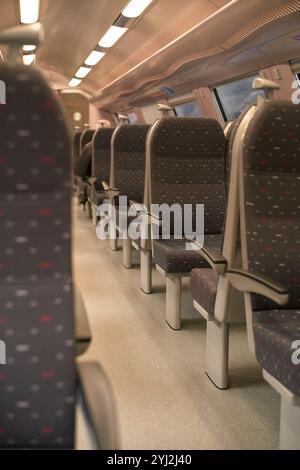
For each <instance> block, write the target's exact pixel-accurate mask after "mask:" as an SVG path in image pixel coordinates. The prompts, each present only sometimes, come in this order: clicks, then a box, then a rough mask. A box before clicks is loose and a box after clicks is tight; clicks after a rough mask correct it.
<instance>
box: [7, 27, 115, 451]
mask: <svg viewBox="0 0 300 470" xmlns="http://www.w3.org/2000/svg"><path fill="white" fill-rule="evenodd" d="M40 35H41V26H40V25H39V24H35V25H32V26H25V27H19V28H13V29H12V30H9V31H5V32H2V33H1V34H0V43H5V44H8V45H9V48H10V51H9V55H10V59H11V61H13V60H14V58H15V57H14V53H15V51H16V50H18V49H20V48H21V47H22V45H23V44H27V41H28V40H29V43H30V44H36V45H37V44H38V42H39V38H40ZM0 76H1V79H3V80H4V81H5V83H6V84H7V105H6V106H0V124H1V126H0V128H1V132H2V133H3V139H1V145H2V147H3V148H5V157H4V158H2V159H1V166H0V230H1V246H0V259H1V263H0V279H1V283H0V338H1V340H4V341H5V344H6V351H7V365H6V366H4V367H3V368H1V370H0V448H2V449H3V448H5V449H47V448H48V449H49V448H50V449H71V448H74V446H75V427H76V423H75V407H76V404H77V399H78V397H80V398H81V403H82V404H81V406H82V410H83V414H84V416H85V418H86V419H85V421H86V426H87V428H88V429H89V430H90V432H91V436H92V437H93V445H94V447H96V448H99V449H115V448H117V447H118V445H119V444H118V429H117V422H116V412H115V404H114V399H113V393H112V389H111V385H110V383H109V381H108V379H107V377H106V374H105V373H104V372H103V369H102V368H101V367H100V365H98V364H97V363H93V362H81V363H77V362H76V361H75V354H76V349H75V348H76V343H75V338H74V334H75V309H76V305H75V302H76V300H77V297H76V294H75V288H74V284H73V273H72V253H71V247H72V244H71V237H72V230H71V139H70V135H69V133H68V130H67V128H66V124H65V122H66V117H65V116H64V114H63V112H62V109H61V107H60V105H59V102H58V99H57V97H56V96H55V95H54V94H53V92H52V90H51V89H50V88H49V86H48V85H47V83H46V82H45V79H44V78H43V76H42V75H41V74H40V73H39V72H38V71H37V70H36V69H35V68H33V67H29V66H25V65H21V64H16V63H11V64H9V65H1V66H0ZM25 103H26V106H25ZM7 143H8V144H9V145H7ZM37 144H38V145H37ZM1 154H2V155H3V152H1ZM82 307H83V306H82V305H81V306H79V308H81V309H82Z"/></svg>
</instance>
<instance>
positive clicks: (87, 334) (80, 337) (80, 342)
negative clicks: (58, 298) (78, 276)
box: [74, 287, 92, 356]
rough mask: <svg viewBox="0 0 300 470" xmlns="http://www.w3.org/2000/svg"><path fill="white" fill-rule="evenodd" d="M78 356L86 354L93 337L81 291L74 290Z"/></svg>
mask: <svg viewBox="0 0 300 470" xmlns="http://www.w3.org/2000/svg"><path fill="white" fill-rule="evenodd" d="M74 309H75V338H76V356H81V355H82V354H84V353H85V352H86V351H87V349H88V348H89V346H90V343H91V340H92V336H91V330H90V325H89V321H88V317H87V313H86V308H85V305H84V302H83V299H82V296H81V294H80V291H79V290H78V289H77V288H76V287H75V288H74Z"/></svg>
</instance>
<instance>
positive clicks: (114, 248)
mask: <svg viewBox="0 0 300 470" xmlns="http://www.w3.org/2000/svg"><path fill="white" fill-rule="evenodd" d="M109 243H110V249H111V250H112V251H117V250H118V240H117V238H110V240H109Z"/></svg>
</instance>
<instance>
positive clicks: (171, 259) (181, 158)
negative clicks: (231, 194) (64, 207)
mask: <svg viewBox="0 0 300 470" xmlns="http://www.w3.org/2000/svg"><path fill="white" fill-rule="evenodd" d="M149 149H150V150H149V153H150V162H149V163H148V165H149V167H150V203H151V206H152V207H153V205H154V204H155V205H160V206H161V205H162V204H167V206H168V207H171V206H172V205H174V204H177V205H179V206H180V207H181V208H182V210H184V206H185V205H187V204H190V205H191V207H192V212H193V213H192V226H193V227H195V225H196V220H195V213H196V205H197V204H203V205H204V224H205V227H204V232H205V244H207V245H210V244H212V247H213V248H214V249H217V250H218V251H219V250H220V248H221V242H222V229H223V224H224V217H225V205H226V191H225V137H224V133H223V131H222V128H221V126H220V125H219V123H218V122H217V121H215V120H214V119H201V118H164V119H162V120H161V121H160V122H158V123H157V124H156V125H155V127H154V128H153V131H152V132H151V134H150V142H149ZM163 215H164V214H163V211H162V224H163V223H164V222H163ZM173 225H174V224H173V222H172V221H171V230H170V238H171V239H170V240H169V241H164V240H162V239H161V238H160V239H159V240H153V241H152V247H153V259H154V263H155V264H156V266H157V268H158V269H159V270H160V271H161V272H162V273H163V274H164V275H165V276H166V283H167V294H166V295H167V308H166V310H167V317H169V319H168V318H167V322H168V324H169V325H170V326H172V328H174V329H178V328H180V308H179V310H178V309H177V307H176V305H175V304H173V303H172V297H174V296H175V297H176V299H178V298H180V289H181V286H180V280H178V276H179V275H180V277H182V276H188V275H189V273H190V272H191V270H192V269H194V268H195V267H199V268H202V267H207V268H208V267H209V265H208V264H207V263H206V262H205V261H203V258H202V257H201V256H200V255H199V254H198V253H197V252H196V251H194V252H193V251H189V250H186V249H184V245H185V237H184V233H182V234H181V235H182V240H181V241H180V242H179V241H178V240H176V239H174V237H173V235H174V233H175V231H176V230H177V229H175V227H174V226H173ZM182 225H183V226H184V224H182ZM163 231H164V227H163V226H162V227H161V232H162V233H163ZM177 235H178V234H177ZM173 291H174V292H173ZM169 305H173V308H174V311H173V314H172V313H171V310H170V311H169V308H168V306H169ZM175 310H177V311H176V313H175ZM168 312H169V313H168ZM171 317H173V320H172V319H171Z"/></svg>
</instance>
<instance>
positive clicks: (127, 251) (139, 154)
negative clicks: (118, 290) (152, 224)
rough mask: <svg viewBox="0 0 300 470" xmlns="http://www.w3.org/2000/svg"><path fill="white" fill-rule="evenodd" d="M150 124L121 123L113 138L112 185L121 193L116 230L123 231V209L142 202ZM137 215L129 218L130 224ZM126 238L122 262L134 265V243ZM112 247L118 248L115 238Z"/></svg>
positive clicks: (115, 200) (115, 199)
mask: <svg viewBox="0 0 300 470" xmlns="http://www.w3.org/2000/svg"><path fill="white" fill-rule="evenodd" d="M149 128H150V126H149V125H128V124H122V125H120V126H119V127H118V128H117V129H116V130H115V132H114V135H113V139H112V168H111V178H110V187H114V188H116V189H117V190H118V192H119V196H118V197H116V198H114V200H113V203H114V205H115V208H116V219H117V220H116V231H117V232H120V227H119V219H120V211H128V209H129V207H130V201H137V202H138V203H143V200H144V183H145V170H146V137H147V134H148V131H149ZM120 197H126V198H127V201H126V203H125V204H123V203H122V204H121V199H120ZM133 218H134V217H128V224H127V226H128V225H129V224H130V222H131V221H132V220H133ZM124 230H125V231H126V233H125V234H123V236H124V235H125V238H124V239H123V265H124V267H126V268H131V267H132V259H131V258H132V245H131V240H130V238H129V237H128V236H127V229H125V228H124ZM111 246H112V249H113V250H115V249H116V240H114V241H113V242H112V245H111Z"/></svg>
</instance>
